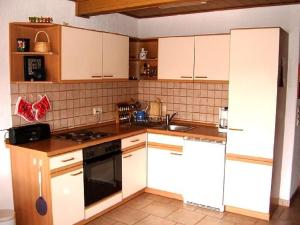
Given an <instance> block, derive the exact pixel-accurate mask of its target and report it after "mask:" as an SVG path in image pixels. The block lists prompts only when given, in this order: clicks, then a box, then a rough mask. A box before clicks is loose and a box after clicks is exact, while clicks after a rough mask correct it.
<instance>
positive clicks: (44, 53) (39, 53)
mask: <svg viewBox="0 0 300 225" xmlns="http://www.w3.org/2000/svg"><path fill="white" fill-rule="evenodd" d="M11 54H13V55H55V54H56V53H54V52H12V53H11Z"/></svg>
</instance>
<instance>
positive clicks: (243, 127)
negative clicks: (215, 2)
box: [227, 28, 280, 158]
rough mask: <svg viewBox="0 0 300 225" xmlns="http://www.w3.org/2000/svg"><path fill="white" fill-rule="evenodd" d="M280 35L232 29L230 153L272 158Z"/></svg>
mask: <svg viewBox="0 0 300 225" xmlns="http://www.w3.org/2000/svg"><path fill="white" fill-rule="evenodd" d="M279 34H280V29H279V28H270V29H245V30H233V31H231V44H230V77H229V78H230V82H229V110H228V126H229V128H230V129H229V131H228V134H227V153H235V154H243V155H251V156H257V157H265V158H273V144H274V135H275V133H274V132H275V118H276V101H277V75H278V61H279V60H278V58H279Z"/></svg>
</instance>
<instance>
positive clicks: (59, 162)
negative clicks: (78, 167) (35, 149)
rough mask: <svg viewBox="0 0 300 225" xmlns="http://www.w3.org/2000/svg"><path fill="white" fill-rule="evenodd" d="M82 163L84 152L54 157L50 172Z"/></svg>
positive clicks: (79, 151) (51, 159)
mask: <svg viewBox="0 0 300 225" xmlns="http://www.w3.org/2000/svg"><path fill="white" fill-rule="evenodd" d="M81 161H82V150H78V151H75V152H69V153H66V154H63V155H58V156H54V157H51V158H50V170H53V169H57V168H60V167H64V166H68V165H71V164H73V163H77V162H81Z"/></svg>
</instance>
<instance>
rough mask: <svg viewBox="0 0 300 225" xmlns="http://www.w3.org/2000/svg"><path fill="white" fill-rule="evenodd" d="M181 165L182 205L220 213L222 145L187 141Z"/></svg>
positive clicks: (202, 141)
mask: <svg viewBox="0 0 300 225" xmlns="http://www.w3.org/2000/svg"><path fill="white" fill-rule="evenodd" d="M183 163H184V167H183V168H184V175H183V177H184V188H183V199H184V202H185V203H187V204H195V205H198V206H202V207H206V208H210V209H214V210H218V211H220V212H223V211H224V204H223V192H224V166H225V142H216V141H209V140H205V139H195V138H193V139H190V138H186V139H185V141H184V149H183Z"/></svg>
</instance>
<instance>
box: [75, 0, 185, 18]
mask: <svg viewBox="0 0 300 225" xmlns="http://www.w3.org/2000/svg"><path fill="white" fill-rule="evenodd" d="M184 1H186V2H189V1H190V0H144V1H140V0H132V1H128V0H118V1H111V0H84V1H82V0H79V1H76V14H77V15H78V16H92V15H99V14H106V13H115V12H122V11H128V10H133V9H140V8H149V7H153V6H158V5H163V4H170V3H176V2H184Z"/></svg>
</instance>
